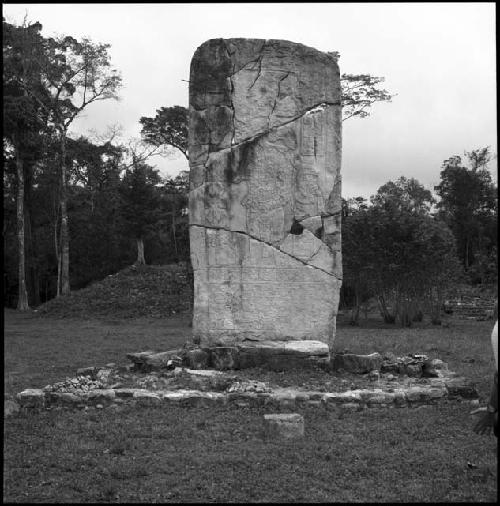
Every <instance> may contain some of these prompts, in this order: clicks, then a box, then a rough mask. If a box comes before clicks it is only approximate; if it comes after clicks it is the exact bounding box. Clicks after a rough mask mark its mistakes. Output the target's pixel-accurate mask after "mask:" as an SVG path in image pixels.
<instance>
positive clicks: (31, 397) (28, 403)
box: [17, 388, 45, 408]
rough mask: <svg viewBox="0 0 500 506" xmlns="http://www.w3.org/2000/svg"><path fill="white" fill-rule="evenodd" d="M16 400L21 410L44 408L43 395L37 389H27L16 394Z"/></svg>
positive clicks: (41, 391)
mask: <svg viewBox="0 0 500 506" xmlns="http://www.w3.org/2000/svg"><path fill="white" fill-rule="evenodd" d="M17 400H18V401H19V404H20V405H21V406H22V407H23V408H43V407H44V406H45V394H44V392H43V390H41V389H38V388H27V389H26V390H23V391H22V392H20V393H18V394H17Z"/></svg>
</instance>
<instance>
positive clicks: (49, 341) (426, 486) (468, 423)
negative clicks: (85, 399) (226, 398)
mask: <svg viewBox="0 0 500 506" xmlns="http://www.w3.org/2000/svg"><path fill="white" fill-rule="evenodd" d="M188 321H189V320H188V318H187V317H186V316H179V317H176V318H169V319H163V320H161V319H132V320H111V319H110V320H76V319H64V320H57V319H49V318H40V317H38V316H37V315H36V314H34V313H27V314H19V313H17V312H15V311H5V338H4V352H5V365H4V378H5V384H4V391H5V393H6V395H7V396H10V395H15V394H16V393H17V392H19V391H21V390H22V389H24V388H29V387H33V388H41V387H43V386H45V385H46V384H48V383H53V382H55V381H59V380H62V379H64V378H65V377H66V376H73V375H74V374H75V372H76V369H77V368H78V367H84V366H90V365H104V364H106V363H108V362H115V363H117V364H120V363H127V360H126V358H125V353H127V352H134V351H144V350H147V349H153V350H158V351H160V350H165V349H169V348H174V347H177V346H179V345H182V344H183V343H184V342H185V340H186V339H187V337H188V336H189V335H190V330H191V329H190V327H189V326H188ZM362 323H363V325H362V327H360V328H353V327H349V326H342V325H339V328H338V332H337V340H336V348H337V349H338V350H344V349H349V350H351V351H353V352H362V353H370V352H372V351H387V350H390V351H393V352H394V353H396V354H401V353H410V352H412V353H425V354H427V355H429V356H430V357H432V358H435V357H437V358H441V359H442V360H444V361H446V362H448V364H449V367H450V369H451V370H453V371H456V372H458V373H460V374H461V375H464V376H466V377H467V378H469V379H471V380H472V381H473V382H475V383H476V385H477V389H478V391H479V393H480V395H481V397H482V398H483V400H484V399H486V398H487V396H488V394H489V388H490V380H491V377H492V371H493V368H494V363H493V358H492V352H491V346H490V342H489V339H490V332H491V328H492V322H458V321H454V322H453V323H452V326H451V327H450V328H436V327H429V326H426V325H421V326H419V327H418V328H412V329H400V328H397V327H387V326H384V325H380V324H376V323H375V322H371V321H368V322H362ZM470 410H471V408H470V405H469V404H467V403H460V402H456V401H453V402H449V403H441V404H439V405H433V406H425V407H421V408H417V409H407V408H402V409H397V408H396V409H375V408H371V409H366V410H364V411H361V412H346V413H342V414H339V413H337V412H334V411H325V410H323V409H321V408H312V407H309V408H304V409H296V411H297V412H299V413H301V414H303V415H304V418H305V427H306V429H305V436H304V438H303V439H300V440H294V441H278V440H266V438H265V437H264V435H263V433H262V418H263V414H264V413H265V412H267V411H265V410H264V408H237V407H233V406H226V407H223V406H220V407H213V408H180V407H179V408H177V407H168V408H166V407H163V408H161V407H158V408H141V409H139V408H135V409H134V408H131V407H123V408H122V407H119V408H116V409H114V410H113V409H105V410H94V409H89V411H87V412H85V411H72V412H71V411H64V410H62V411H45V412H41V413H37V414H29V415H26V414H22V415H19V416H17V417H13V418H8V419H6V420H5V422H4V481H3V484H4V494H3V499H4V501H5V502H197V501H198V502H209V501H212V502H262V501H270V502H299V501H300V502H324V501H328V502H334V501H343V502H388V501H392V502H394V501H396V502H409V501H413V502H430V501H432V502H457V501H467V502H469V501H470V502H478V501H482V502H484V501H490V502H493V501H496V499H497V478H496V476H497V446H496V439H495V438H494V437H493V436H490V437H487V436H478V435H476V434H474V433H473V432H472V430H471V429H472V426H473V423H474V418H473V417H471V416H470V415H469V411H470Z"/></svg>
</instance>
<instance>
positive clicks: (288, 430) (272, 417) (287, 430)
mask: <svg viewBox="0 0 500 506" xmlns="http://www.w3.org/2000/svg"><path fill="white" fill-rule="evenodd" d="M264 429H265V433H266V435H267V437H268V438H273V437H284V438H287V439H291V438H296V437H302V436H303V435H304V417H303V416H302V415H299V414H298V413H287V414H282V413H279V414H268V415H264Z"/></svg>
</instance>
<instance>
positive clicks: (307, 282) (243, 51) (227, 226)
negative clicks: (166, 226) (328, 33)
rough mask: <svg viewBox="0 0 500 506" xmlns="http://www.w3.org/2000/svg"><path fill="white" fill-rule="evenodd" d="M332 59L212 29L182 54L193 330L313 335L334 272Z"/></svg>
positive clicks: (322, 320)
mask: <svg viewBox="0 0 500 506" xmlns="http://www.w3.org/2000/svg"><path fill="white" fill-rule="evenodd" d="M340 99H341V90H340V75H339V68H338V65H337V61H336V57H335V56H334V55H333V54H329V53H323V52H320V51H318V50H316V49H313V48H310V47H307V46H304V45H302V44H295V43H292V42H288V41H283V40H261V39H212V40H209V41H207V42H205V43H204V44H202V45H201V46H200V47H199V48H198V49H197V50H196V52H195V54H194V56H193V59H192V61H191V75H190V84H189V164H190V174H191V178H190V193H189V221H190V241H191V261H192V265H193V269H194V314H193V337H194V338H195V340H197V341H199V342H200V343H201V344H202V345H206V346H217V345H219V346H227V345H231V344H235V343H239V342H242V341H245V340H254V341H261V340H266V341H269V340H274V341H296V340H319V341H322V342H324V343H327V344H328V345H329V346H330V347H331V345H332V344H333V339H334V336H335V319H336V314H337V308H338V299H339V290H340V285H341V277H342V261H341V251H340V245H341V241H340V213H341V195H340V185H341V179H340V161H341V103H340Z"/></svg>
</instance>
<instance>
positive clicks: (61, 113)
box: [20, 36, 121, 294]
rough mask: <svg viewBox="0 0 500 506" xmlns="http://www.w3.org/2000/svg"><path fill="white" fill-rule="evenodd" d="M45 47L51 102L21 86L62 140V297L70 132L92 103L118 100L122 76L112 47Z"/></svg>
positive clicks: (49, 43)
mask: <svg viewBox="0 0 500 506" xmlns="http://www.w3.org/2000/svg"><path fill="white" fill-rule="evenodd" d="M42 46H43V52H42V54H41V56H40V58H38V59H37V61H36V66H37V72H38V73H39V75H40V78H41V81H42V83H43V87H44V90H43V91H44V95H45V96H46V95H47V94H48V96H49V102H48V103H47V101H44V100H42V97H41V96H40V94H39V93H38V92H37V90H35V89H33V88H31V87H29V86H24V84H23V82H22V81H20V85H21V86H23V87H24V89H25V90H26V92H27V93H28V94H29V95H30V96H31V97H33V98H34V99H35V100H36V101H37V102H38V104H39V105H40V106H41V107H42V108H43V109H45V111H46V112H47V114H48V115H49V118H50V121H51V122H52V124H53V125H54V127H55V129H56V131H57V134H58V138H59V152H60V208H61V228H60V254H59V262H60V269H59V271H60V276H59V280H58V294H67V293H69V291H70V284H69V232H68V230H69V229H68V213H67V184H68V181H67V177H68V176H67V167H66V144H67V136H68V129H69V127H70V126H71V124H72V123H73V121H74V119H75V118H76V117H77V116H78V114H80V113H81V112H82V111H83V110H84V109H85V108H86V107H87V106H88V105H89V104H91V103H93V102H96V101H99V100H107V99H110V98H114V99H116V98H117V95H116V92H117V90H118V88H119V87H120V85H121V77H120V76H119V74H118V72H117V71H116V70H115V69H113V68H112V67H111V62H110V57H109V54H108V49H109V47H110V45H109V44H99V43H97V44H94V43H93V42H92V41H91V40H89V39H86V38H83V39H82V41H81V42H79V41H77V40H76V39H75V38H73V37H69V36H65V37H58V38H52V37H50V38H47V39H42Z"/></svg>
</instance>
